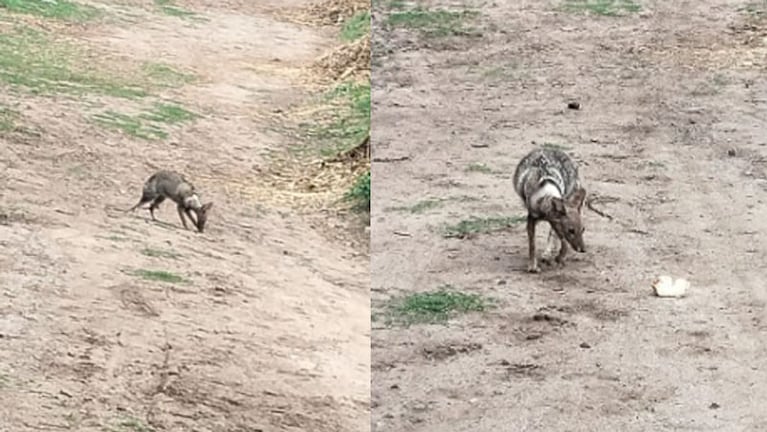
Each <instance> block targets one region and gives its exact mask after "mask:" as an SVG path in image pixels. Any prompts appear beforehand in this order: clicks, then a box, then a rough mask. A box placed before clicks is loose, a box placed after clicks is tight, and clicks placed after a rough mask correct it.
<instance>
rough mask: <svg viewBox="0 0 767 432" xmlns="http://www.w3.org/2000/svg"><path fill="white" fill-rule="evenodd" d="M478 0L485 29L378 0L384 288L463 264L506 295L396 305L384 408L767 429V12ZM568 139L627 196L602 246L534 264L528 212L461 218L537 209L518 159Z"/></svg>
mask: <svg viewBox="0 0 767 432" xmlns="http://www.w3.org/2000/svg"><path fill="white" fill-rule="evenodd" d="M426 4H427V5H431V6H433V7H439V6H441V7H453V8H458V7H459V6H458V5H457V4H456V3H455V2H450V3H448V2H442V3H440V2H434V1H431V2H426ZM462 4H463V5H464V6H460V7H466V8H469V9H473V10H478V11H479V12H480V16H479V18H478V22H477V23H476V24H475V25H476V26H477V27H478V28H479V29H480V30H481V32H482V36H481V37H458V38H443V39H424V38H422V37H420V36H418V34H417V33H415V32H410V31H407V30H401V29H397V30H394V31H392V32H387V31H385V30H384V29H383V27H382V25H381V23H382V22H383V20H384V19H385V17H386V14H387V13H388V12H387V11H386V9H385V7H386V5H385V4H383V5H379V6H378V10H377V11H375V13H374V17H375V21H376V23H377V24H376V26H375V28H374V34H375V36H376V38H375V40H374V46H375V49H374V59H373V78H372V79H373V84H374V88H373V106H374V109H373V125H374V126H373V142H374V143H375V145H374V148H373V173H374V177H373V178H374V181H373V196H374V200H373V214H374V216H373V230H372V234H371V242H372V249H371V253H372V260H371V271H372V275H373V276H372V278H373V282H372V290H373V308H374V311H377V312H379V313H382V312H383V311H384V310H385V307H386V304H387V302H388V301H389V299H390V298H392V297H394V296H400V295H406V294H408V293H412V292H419V291H429V290H434V289H437V288H438V287H440V286H442V285H444V284H449V285H452V286H454V287H455V288H456V289H460V290H462V291H464V292H470V293H477V294H481V295H484V296H486V297H491V298H493V299H495V301H496V304H497V306H496V307H495V308H493V309H490V310H488V311H486V312H482V313H472V314H467V315H463V316H456V317H454V318H453V319H451V320H450V321H449V322H448V323H447V324H445V325H414V326H412V327H409V328H402V327H396V326H387V325H385V323H384V322H381V321H379V320H375V321H374V329H373V333H372V340H373V342H372V343H373V354H372V355H373V365H372V376H373V379H372V381H373V383H372V387H373V395H372V407H373V408H372V410H373V416H372V417H373V418H372V423H373V429H374V430H376V431H380V432H384V431H392V432H394V431H397V432H400V431H409V430H412V431H416V430H417V431H435V432H436V431H439V432H448V431H450V432H453V431H502V430H509V431H510V430H514V431H533V430H536V431H608V430H610V431H612V430H621V431H648V430H653V431H671V430H697V431H701V430H719V431H761V430H765V429H767V414H766V413H765V410H764V401H765V399H767V388H766V387H765V386H764V383H765V382H767V368H765V358H767V340H766V339H765V331H767V310H765V302H767V288H766V285H765V284H764V275H765V249H764V245H765V244H767V243H766V242H767V235H765V232H767V225H766V224H765V218H764V216H763V215H764V214H765V197H767V170H766V169H767V163H766V162H765V161H767V148H766V147H765V145H767V135H766V134H765V126H764V125H765V123H764V119H765V118H766V116H767V100H765V97H764V95H765V91H767V81H765V78H764V77H765V69H764V59H765V54H766V53H767V50H766V49H765V44H766V43H767V42H766V41H765V36H766V35H767V30H765V28H767V25H765V21H761V22H755V23H751V25H748V23H749V18H748V14H747V11H746V10H745V9H746V6H748V4H747V3H745V2H743V1H726V0H705V1H698V2H688V1H684V2H659V1H658V2H653V1H646V2H640V4H641V6H642V10H641V11H640V12H639V13H636V14H632V15H629V16H622V17H599V16H590V15H584V14H576V13H570V12H564V11H560V10H557V6H558V5H559V3H557V2H552V1H543V2H540V1H516V2H494V3H490V2H479V1H476V2H472V1H467V2H462ZM571 100H577V101H579V102H580V103H581V105H582V108H581V110H579V111H576V110H568V109H567V108H566V105H567V103H568V102H569V101H571ZM544 142H549V143H555V144H559V145H561V146H564V147H565V148H566V149H568V151H569V152H570V153H572V154H573V155H574V156H575V157H576V158H577V159H578V160H579V161H580V166H581V174H582V176H583V177H584V179H585V184H586V187H587V189H588V190H589V191H590V192H591V193H594V194H597V195H599V196H601V197H602V204H596V205H597V207H599V208H601V209H602V210H603V211H605V212H607V213H609V214H611V215H612V216H614V220H612V221H611V220H608V219H605V218H602V217H600V216H598V215H597V214H595V213H593V212H588V211H587V212H586V213H585V216H584V217H585V223H586V226H587V230H586V233H585V235H586V237H585V238H586V242H587V246H588V252H587V253H586V254H583V255H579V256H574V257H573V259H572V260H571V261H569V262H568V265H567V267H566V268H565V269H561V270H560V269H552V268H548V269H544V271H543V273H541V274H539V275H531V274H527V273H526V272H525V271H524V269H525V265H526V256H527V255H526V254H527V249H526V234H525V232H524V226H523V225H515V226H512V227H511V228H509V229H507V230H504V231H497V232H493V233H486V234H480V235H478V236H475V237H472V238H468V239H463V240H461V239H446V238H443V237H442V236H441V235H440V234H439V229H440V227H442V226H443V225H444V224H454V223H457V222H458V221H460V220H462V219H468V218H469V217H470V216H480V217H486V216H496V215H504V216H516V215H523V214H524V211H523V208H522V205H521V203H520V202H519V200H518V198H517V197H516V195H515V194H514V192H513V189H512V184H511V175H512V173H513V169H514V166H515V164H516V162H517V161H518V160H519V158H521V157H522V156H523V154H524V153H526V152H527V151H529V150H530V149H532V148H534V144H533V143H537V144H539V145H540V144H542V143H544ZM403 158H407V159H404V160H403ZM478 163H481V164H485V165H486V166H487V167H488V168H489V169H490V170H489V172H488V170H481V172H478V171H477V170H470V169H468V168H469V166H470V165H472V164H478ZM440 199H441V200H443V201H440V205H438V206H435V207H432V208H430V209H427V210H426V211H422V212H408V211H397V210H392V208H398V207H409V206H413V205H415V204H417V203H418V202H420V201H422V200H440ZM660 274H671V275H673V276H675V277H687V278H689V280H690V281H691V283H692V287H691V289H690V291H689V293H688V296H687V297H685V298H682V299H659V298H656V297H654V296H652V295H651V289H650V286H651V281H652V280H653V278H654V277H656V276H657V275H660ZM435 353H437V354H440V353H441V354H440V355H435Z"/></svg>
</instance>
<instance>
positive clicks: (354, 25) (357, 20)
mask: <svg viewBox="0 0 767 432" xmlns="http://www.w3.org/2000/svg"><path fill="white" fill-rule="evenodd" d="M368 33H370V12H369V11H364V12H360V13H358V14H356V15H354V16H353V17H351V18H349V19H348V20H347V21H346V23H344V26H343V28H342V29H341V39H343V40H345V41H348V42H351V41H355V40H357V39H359V38H361V37H363V36H365V35H366V34H368Z"/></svg>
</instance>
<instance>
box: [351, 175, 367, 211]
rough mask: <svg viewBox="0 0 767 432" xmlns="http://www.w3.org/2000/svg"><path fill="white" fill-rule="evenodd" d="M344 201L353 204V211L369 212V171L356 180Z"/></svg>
mask: <svg viewBox="0 0 767 432" xmlns="http://www.w3.org/2000/svg"><path fill="white" fill-rule="evenodd" d="M346 199H347V200H349V201H351V202H353V203H354V208H355V209H357V210H359V211H367V212H370V170H368V171H367V172H365V173H363V174H361V175H360V176H359V177H358V178H357V180H356V181H355V182H354V184H353V185H352V187H351V189H350V190H349V192H347V194H346Z"/></svg>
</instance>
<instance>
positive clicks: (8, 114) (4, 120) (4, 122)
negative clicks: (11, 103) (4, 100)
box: [0, 107, 19, 132]
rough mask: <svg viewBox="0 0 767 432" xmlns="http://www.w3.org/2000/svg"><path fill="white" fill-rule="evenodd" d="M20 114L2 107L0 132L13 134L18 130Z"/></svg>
mask: <svg viewBox="0 0 767 432" xmlns="http://www.w3.org/2000/svg"><path fill="white" fill-rule="evenodd" d="M18 116H19V114H18V113H17V112H16V111H14V110H12V109H10V108H3V107H0V132H12V131H14V130H15V129H16V119H17V118H18Z"/></svg>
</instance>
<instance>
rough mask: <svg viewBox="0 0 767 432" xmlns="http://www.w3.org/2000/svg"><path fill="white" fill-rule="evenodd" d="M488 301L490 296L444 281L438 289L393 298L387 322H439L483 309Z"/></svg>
mask: <svg viewBox="0 0 767 432" xmlns="http://www.w3.org/2000/svg"><path fill="white" fill-rule="evenodd" d="M491 305H492V302H491V301H490V300H489V299H486V298H483V297H482V296H480V295H478V294H468V293H463V292H460V291H457V290H455V289H453V288H452V287H451V286H449V285H447V286H444V287H442V288H440V289H439V290H437V291H431V292H423V293H415V294H409V295H407V296H405V297H403V298H397V299H392V300H391V301H390V303H389V305H388V308H387V309H388V311H387V314H386V316H387V320H388V321H389V322H390V323H399V324H405V325H410V324H414V323H438V322H444V321H447V320H448V319H450V318H451V317H454V316H456V315H458V314H464V313H469V312H481V311H484V310H486V309H488V308H489V307H490V306H491Z"/></svg>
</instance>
